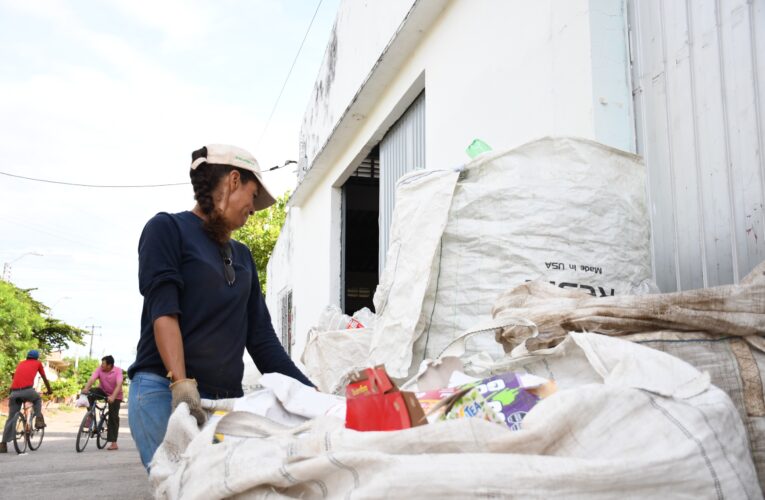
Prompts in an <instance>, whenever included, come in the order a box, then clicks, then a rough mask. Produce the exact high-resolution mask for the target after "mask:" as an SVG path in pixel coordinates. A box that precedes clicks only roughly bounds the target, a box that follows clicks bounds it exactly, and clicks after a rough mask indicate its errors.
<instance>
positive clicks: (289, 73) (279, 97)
mask: <svg viewBox="0 0 765 500" xmlns="http://www.w3.org/2000/svg"><path fill="white" fill-rule="evenodd" d="M322 1H323V0H319V3H318V4H317V5H316V10H315V11H314V12H313V17H312V18H311V22H310V23H308V29H306V30H305V35H303V41H302V42H300V47H299V48H298V51H297V54H295V59H293V60H292V66H290V70H289V71H288V72H287V77H286V78H285V79H284V84H282V89H281V90H280V91H279V96H278V97H277V98H276V102H274V107H273V109H271V114H270V115H268V120H266V125H265V127H263V132H261V133H260V137H259V138H258V142H257V143H256V146H260V141H262V140H263V136H264V135H266V130H268V126H269V125H270V124H271V118H273V117H274V112H275V111H276V107H277V106H278V105H279V100H280V99H281V98H282V93H284V88H285V87H286V86H287V82H288V81H289V79H290V76H291V75H292V69H293V68H294V67H295V63H296V62H297V60H298V57H299V56H300V51H301V50H303V44H304V43H305V39H306V38H308V33H309V32H310V31H311V26H313V21H314V19H316V14H318V13H319V7H321V2H322Z"/></svg>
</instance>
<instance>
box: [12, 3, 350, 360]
mask: <svg viewBox="0 0 765 500" xmlns="http://www.w3.org/2000/svg"><path fill="white" fill-rule="evenodd" d="M339 1H340V0H321V2H319V0H207V1H201V0H161V1H156V0H69V1H63V0H62V1H57V0H34V1H29V0H0V117H1V118H2V119H0V172H4V173H8V174H14V175H21V176H26V177H34V178H39V179H48V180H54V181H63V182H71V183H81V184H98V185H144V184H164V183H185V184H184V185H181V186H172V187H161V188H143V189H136V188H84V187H73V186H64V185H58V184H49V183H42V182H33V181H28V180H22V179H17V178H12V177H8V176H6V175H0V235H2V236H1V237H0V263H3V264H5V263H8V264H10V266H11V281H12V282H13V283H14V284H15V285H16V286H18V287H21V288H25V289H33V292H32V295H33V296H34V297H35V298H36V299H37V300H39V301H41V302H43V303H44V304H46V305H47V306H49V307H51V308H52V316H53V317H55V318H59V319H61V320H63V321H65V322H67V323H69V324H71V325H74V326H78V327H81V328H86V329H87V330H88V331H91V330H92V331H93V332H94V333H95V335H94V336H93V338H92V340H93V342H92V353H93V356H94V357H99V358H100V357H102V356H104V355H106V354H111V355H113V356H114V357H115V360H116V361H117V364H118V365H119V366H122V367H123V368H127V367H128V366H129V364H130V363H131V362H132V361H133V359H134V356H135V346H136V344H137V342H138V337H139V331H140V316H141V307H142V297H141V295H140V293H139V291H138V282H137V274H138V256H137V245H138V238H139V236H140V234H141V230H142V228H143V226H144V224H145V223H146V221H147V220H148V219H149V218H151V217H152V216H153V215H154V214H156V213H157V212H179V211H183V210H190V209H191V208H192V207H193V205H194V201H193V193H192V189H191V185H190V184H189V179H188V170H189V164H190V157H191V152H192V151H193V150H195V149H198V148H200V147H202V146H203V145H205V144H210V143H227V144H235V145H237V146H239V147H243V148H245V149H247V150H249V151H250V152H252V153H253V154H254V155H255V157H256V158H257V159H258V161H259V163H260V165H261V168H263V169H267V168H270V167H272V166H277V165H283V164H284V163H285V162H286V161H287V160H297V154H298V134H299V132H300V124H301V121H302V117H303V112H304V111H305V108H306V106H307V104H308V101H309V96H310V93H311V90H312V88H313V84H314V81H315V79H316V76H317V74H318V71H319V67H320V65H321V61H322V58H323V56H324V51H325V48H326V44H327V41H328V40H329V34H330V31H331V29H332V26H333V24H334V20H335V14H336V12H337V8H338V4H339ZM317 6H319V9H318V11H317V10H316V9H317ZM314 12H317V14H316V18H315V20H314V22H313V25H312V26H311V28H310V31H308V32H307V30H308V26H309V24H310V22H311V19H312V17H313V16H314ZM306 32H307V33H308V34H307V36H306ZM304 36H306V38H305V44H304V46H303V48H302V50H301V51H300V56H299V57H298V59H297V60H296V62H295V66H294V69H293V70H292V74H291V76H290V78H289V80H287V83H286V86H285V87H284V92H283V95H282V96H281V99H280V100H279V103H278V107H276V110H275V112H274V113H273V117H272V118H271V120H270V121H269V116H270V115H271V112H272V110H273V109H274V105H275V103H276V100H277V97H278V95H279V92H280V90H281V88H282V85H283V84H284V82H285V78H286V77H287V74H288V72H289V70H290V66H291V65H292V63H293V61H294V60H295V56H296V54H297V53H298V49H299V47H300V44H301V41H302V40H303V37H304ZM266 125H267V128H266ZM294 167H295V165H290V166H289V167H287V168H282V169H280V170H276V171H272V172H269V173H266V174H264V175H265V176H266V177H265V178H266V183H267V185H268V186H269V188H271V190H272V191H274V192H275V194H276V193H282V192H284V191H286V190H289V189H293V188H294V185H295V175H294ZM37 254H39V255H37ZM91 325H95V326H94V327H93V328H92V329H91ZM86 342H87V343H86V345H85V346H79V347H78V346H74V347H73V348H71V349H69V350H68V351H67V352H66V354H67V355H72V356H75V355H78V356H87V355H88V353H89V351H90V343H89V342H90V337H86Z"/></svg>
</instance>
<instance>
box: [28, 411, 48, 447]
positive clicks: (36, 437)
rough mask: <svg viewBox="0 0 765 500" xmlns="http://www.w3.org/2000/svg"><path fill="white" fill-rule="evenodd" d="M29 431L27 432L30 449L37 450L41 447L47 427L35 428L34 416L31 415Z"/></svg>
mask: <svg viewBox="0 0 765 500" xmlns="http://www.w3.org/2000/svg"><path fill="white" fill-rule="evenodd" d="M28 426H29V433H28V434H27V442H28V443H29V449H30V450H32V451H35V450H36V449H37V448H39V447H40V445H41V444H42V441H43V437H44V436H45V427H43V428H42V429H37V428H35V422H34V417H33V416H32V415H30V416H29V423H28Z"/></svg>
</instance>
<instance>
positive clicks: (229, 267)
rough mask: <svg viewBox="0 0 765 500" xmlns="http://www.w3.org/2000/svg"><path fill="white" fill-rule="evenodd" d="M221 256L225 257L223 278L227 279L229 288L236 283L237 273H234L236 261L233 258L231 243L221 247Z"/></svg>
mask: <svg viewBox="0 0 765 500" xmlns="http://www.w3.org/2000/svg"><path fill="white" fill-rule="evenodd" d="M220 256H221V257H223V276H224V277H225V278H226V283H228V286H233V285H234V281H236V272H235V271H234V261H233V259H232V256H231V243H228V244H226V245H225V246H222V247H220Z"/></svg>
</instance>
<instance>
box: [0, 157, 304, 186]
mask: <svg viewBox="0 0 765 500" xmlns="http://www.w3.org/2000/svg"><path fill="white" fill-rule="evenodd" d="M291 163H295V161H294V160H288V161H287V162H286V163H285V164H284V165H277V166H275V167H271V168H269V169H266V170H263V171H261V173H262V174H266V173H268V172H272V171H274V170H279V169H280V168H284V167H286V166H288V165H290V164H291ZM0 175H5V176H8V177H13V178H16V179H23V180H25V181H34V182H45V183H47V184H58V185H63V186H74V187H85V188H117V189H125V188H139V189H140V188H159V187H169V186H188V185H190V184H191V182H190V181H186V182H171V183H167V184H82V183H79V182H66V181H55V180H52V179H40V178H38V177H27V176H25V175H18V174H11V173H9V172H0Z"/></svg>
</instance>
